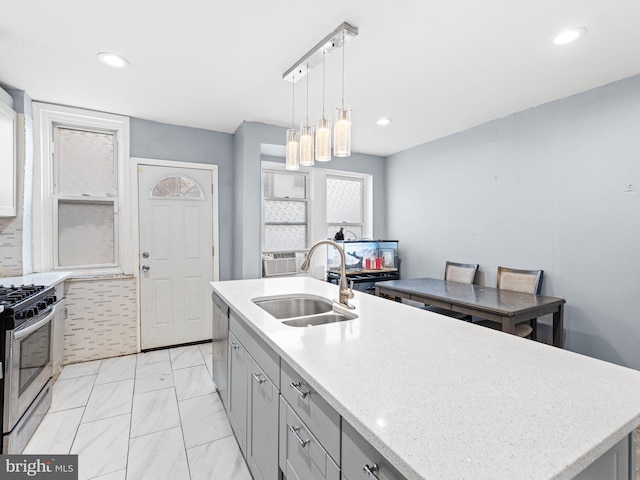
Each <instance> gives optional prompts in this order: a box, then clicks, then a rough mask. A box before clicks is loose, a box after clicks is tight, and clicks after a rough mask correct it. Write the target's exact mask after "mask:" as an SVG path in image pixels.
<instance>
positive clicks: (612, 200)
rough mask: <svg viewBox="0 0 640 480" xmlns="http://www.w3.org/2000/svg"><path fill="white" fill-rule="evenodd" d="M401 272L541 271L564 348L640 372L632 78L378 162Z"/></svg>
mask: <svg viewBox="0 0 640 480" xmlns="http://www.w3.org/2000/svg"><path fill="white" fill-rule="evenodd" d="M386 175H387V198H388V209H387V218H388V221H387V224H388V233H389V236H391V237H394V238H399V239H400V247H401V256H402V258H403V263H402V266H403V277H405V278H409V277H419V276H435V277H442V275H443V273H444V263H445V261H446V260H452V261H461V262H473V263H479V264H480V268H481V270H482V272H483V276H482V277H481V281H482V282H483V283H484V284H485V285H489V286H495V281H496V278H495V277H496V275H495V272H496V268H497V267H498V265H503V266H509V267H514V268H530V269H544V271H545V278H544V282H543V288H542V293H543V294H547V295H552V296H560V297H564V298H565V299H566V300H567V306H566V315H565V331H566V348H568V349H570V350H573V351H576V352H580V353H584V354H587V355H591V356H594V357H597V358H600V359H603V360H607V361H611V362H614V363H618V364H621V365H626V366H629V367H632V368H635V369H640V302H639V301H638V299H639V298H640V268H638V267H639V266H640V76H637V77H633V78H629V79H626V80H623V81H620V82H616V83H613V84H610V85H607V86H604V87H601V88H598V89H595V90H591V91H589V92H586V93H583V94H580V95H575V96H572V97H569V98H566V99H563V100H560V101H556V102H553V103H549V104H546V105H543V106H540V107H538V108H534V109H530V110H527V111H524V112H520V113H517V114H514V115H511V116H509V117H506V118H503V119H499V120H496V121H493V122H490V123H487V124H484V125H481V126H479V127H476V128H473V129H470V130H467V131H465V132H462V133H459V134H455V135H452V136H449V137H447V138H443V139H440V140H437V141H433V142H430V143H426V144H423V145H420V146H417V147H414V148H412V149H410V150H406V151H403V152H400V153H397V154H395V155H392V156H391V157H389V158H388V159H387V171H386Z"/></svg>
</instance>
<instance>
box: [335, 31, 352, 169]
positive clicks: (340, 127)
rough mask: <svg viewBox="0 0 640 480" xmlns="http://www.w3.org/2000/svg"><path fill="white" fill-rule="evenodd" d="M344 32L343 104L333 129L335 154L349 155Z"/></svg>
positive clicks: (337, 155)
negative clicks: (345, 97) (345, 99)
mask: <svg viewBox="0 0 640 480" xmlns="http://www.w3.org/2000/svg"><path fill="white" fill-rule="evenodd" d="M344 50H345V48H344V32H342V104H341V106H340V107H338V108H336V119H335V124H334V130H333V155H334V156H336V157H348V156H349V155H351V109H350V108H349V106H348V105H345V104H344Z"/></svg>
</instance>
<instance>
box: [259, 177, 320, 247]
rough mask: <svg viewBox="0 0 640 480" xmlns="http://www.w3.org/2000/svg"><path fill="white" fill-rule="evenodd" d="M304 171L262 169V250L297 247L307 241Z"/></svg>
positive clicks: (306, 186)
mask: <svg viewBox="0 0 640 480" xmlns="http://www.w3.org/2000/svg"><path fill="white" fill-rule="evenodd" d="M307 177H308V175H307V174H306V173H303V172H288V171H286V170H263V171H262V195H263V196H262V219H263V225H262V227H263V228H262V236H263V238H262V250H263V252H281V251H300V250H306V249H307V248H308V246H309V245H308V242H309V240H308V239H309V226H308V221H309V205H308V203H309V188H308V180H307Z"/></svg>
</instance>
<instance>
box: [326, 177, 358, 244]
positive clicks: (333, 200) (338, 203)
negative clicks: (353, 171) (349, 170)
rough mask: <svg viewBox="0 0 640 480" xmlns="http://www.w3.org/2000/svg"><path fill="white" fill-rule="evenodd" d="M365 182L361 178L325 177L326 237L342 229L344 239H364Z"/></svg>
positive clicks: (332, 236) (333, 235)
mask: <svg viewBox="0 0 640 480" xmlns="http://www.w3.org/2000/svg"><path fill="white" fill-rule="evenodd" d="M364 190H365V180H364V178H362V177H351V176H339V175H327V177H326V194H327V237H328V238H334V237H335V234H336V233H337V232H338V231H339V230H340V228H342V229H343V233H344V238H345V239H361V238H365V225H364V223H365V222H364V217H365V214H364V210H365V201H364V200H365V194H364Z"/></svg>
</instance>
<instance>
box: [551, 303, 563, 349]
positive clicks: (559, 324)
mask: <svg viewBox="0 0 640 480" xmlns="http://www.w3.org/2000/svg"><path fill="white" fill-rule="evenodd" d="M553 345H554V346H556V347H560V348H563V347H564V304H560V305H559V306H558V310H556V311H555V312H554V313H553Z"/></svg>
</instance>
